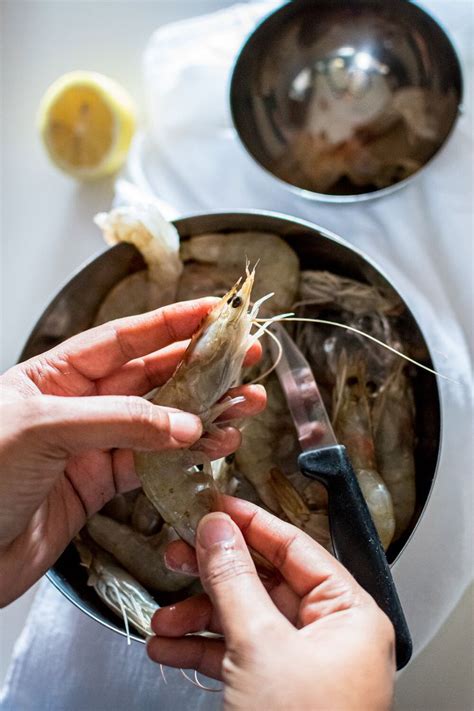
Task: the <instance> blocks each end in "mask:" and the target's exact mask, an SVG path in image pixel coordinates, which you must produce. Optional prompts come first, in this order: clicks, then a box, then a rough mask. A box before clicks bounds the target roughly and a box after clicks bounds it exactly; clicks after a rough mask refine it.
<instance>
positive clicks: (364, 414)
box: [333, 351, 395, 549]
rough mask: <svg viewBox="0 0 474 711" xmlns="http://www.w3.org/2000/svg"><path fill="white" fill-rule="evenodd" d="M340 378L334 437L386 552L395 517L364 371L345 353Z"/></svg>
mask: <svg viewBox="0 0 474 711" xmlns="http://www.w3.org/2000/svg"><path fill="white" fill-rule="evenodd" d="M337 377H338V379H337V383H336V388H335V391H334V395H335V401H334V409H333V426H334V430H335V434H336V437H337V439H338V441H339V442H341V444H343V445H345V447H346V449H347V453H348V455H349V458H350V460H351V463H352V466H353V467H354V471H355V473H356V475H357V480H358V482H359V486H360V488H361V491H362V494H363V495H364V498H365V500H366V502H367V506H368V509H369V511H370V514H371V516H372V520H373V522H374V524H375V527H376V529H377V532H378V534H379V537H380V540H381V543H382V545H383V547H384V548H385V549H387V548H388V546H389V544H390V541H391V540H392V538H393V534H394V531H395V516H394V512H393V504H392V498H391V496H390V492H389V490H388V488H387V486H386V485H385V483H384V481H383V479H382V478H381V476H380V474H378V472H377V470H376V460H375V447H374V440H373V436H372V422H371V416H370V408H369V400H368V396H367V391H366V386H365V379H366V376H365V369H364V367H363V365H362V364H361V363H359V362H348V361H347V356H346V353H345V351H344V352H343V354H342V356H341V358H340V360H339V370H338V376H337Z"/></svg>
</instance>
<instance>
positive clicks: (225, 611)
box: [148, 497, 395, 711]
mask: <svg viewBox="0 0 474 711" xmlns="http://www.w3.org/2000/svg"><path fill="white" fill-rule="evenodd" d="M223 508H224V510H225V511H226V513H212V514H209V515H207V516H205V517H204V518H203V519H202V521H201V523H200V525H199V528H198V532H197V545H196V552H194V551H193V550H192V549H191V548H190V547H189V546H187V545H186V544H185V543H183V542H175V543H172V544H171V545H170V546H169V548H168V551H167V554H166V562H167V565H168V566H169V567H170V568H172V569H175V570H180V569H186V570H187V571H188V572H189V571H190V569H192V568H193V567H194V569H195V572H196V573H197V572H199V574H200V576H201V581H202V584H203V586H204V588H205V590H206V592H207V595H199V596H196V597H193V598H188V599H187V600H184V601H183V602H180V603H178V604H175V605H172V606H170V607H165V608H162V609H160V610H158V611H157V612H156V613H155V615H154V618H153V621H152V628H153V631H154V632H155V634H156V635H157V636H156V637H152V638H151V639H150V640H149V641H148V654H149V656H150V657H151V659H153V660H154V661H157V662H160V663H161V664H165V665H168V666H174V667H182V668H185V669H190V668H192V669H196V670H197V671H199V672H202V673H204V674H206V675H207V676H210V677H214V678H216V679H222V681H223V682H224V702H225V703H224V706H225V709H233V710H236V709H242V710H243V709H245V711H250V710H251V709H258V710H259V711H260V710H262V709H265V710H268V711H279V710H280V709H281V710H282V711H283V710H284V711H289V710H290V709H294V710H295V711H306V710H307V709H311V710H324V711H336V710H337V711H350V710H355V709H357V710H362V709H363V711H375V709H377V710H382V709H389V708H390V706H391V701H392V694H393V683H394V676H395V652H394V631H393V627H392V625H391V623H390V621H389V620H388V618H387V617H386V615H385V614H384V613H383V612H382V610H380V608H379V607H377V605H376V603H375V602H374V600H373V599H372V598H371V597H370V596H369V595H368V594H367V593H366V592H365V591H364V590H363V589H362V588H361V587H360V586H359V585H358V584H357V583H356V581H355V580H354V578H353V577H352V576H351V575H350V574H349V573H348V572H347V570H346V569H345V568H344V567H343V566H342V565H341V564H340V563H338V562H337V560H336V559H335V558H333V557H332V556H331V555H330V554H329V553H328V552H327V551H325V550H324V549H323V548H322V547H321V546H320V545H318V543H316V542H315V541H314V540H313V539H312V538H310V537H309V536H307V535H306V534H305V533H303V532H302V531H300V530H299V529H297V528H295V527H294V526H292V525H290V524H288V523H285V522H283V521H281V520H280V519H278V518H276V517H275V516H272V515H271V514H269V513H267V512H266V511H264V510H263V509H260V508H259V507H257V506H255V505H254V504H251V503H249V502H247V501H240V500H238V499H233V498H231V497H225V498H224V499H223ZM246 543H248V545H249V546H251V547H252V548H253V549H254V550H256V551H257V552H258V553H260V554H261V555H262V556H264V557H265V558H266V559H267V560H268V561H269V562H270V563H272V564H273V565H274V566H275V568H276V569H277V570H278V571H279V577H278V578H277V579H276V580H274V581H273V583H270V584H269V585H268V586H267V589H265V587H264V585H263V584H262V582H261V580H260V579H259V577H258V575H257V573H256V570H255V566H254V563H253V561H252V558H251V557H250V554H249V550H248V548H247V545H246ZM202 630H209V631H212V632H218V633H222V634H223V635H224V639H223V640H220V639H210V638H206V637H200V636H196V635H194V636H193V635H192V634H190V633H193V632H199V631H202ZM185 635H187V636H185Z"/></svg>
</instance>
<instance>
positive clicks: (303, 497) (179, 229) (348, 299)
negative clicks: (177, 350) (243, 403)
mask: <svg viewBox="0 0 474 711" xmlns="http://www.w3.org/2000/svg"><path fill="white" fill-rule="evenodd" d="M96 223H97V225H98V226H99V228H100V229H101V230H102V232H103V234H104V238H105V240H106V242H107V243H108V244H109V248H108V249H107V250H106V251H104V252H103V253H102V254H100V255H99V256H98V257H96V258H95V259H93V260H92V261H90V262H89V263H88V264H86V265H85V266H84V267H83V268H82V269H81V270H80V271H79V272H78V273H76V274H75V275H74V276H73V278H72V279H71V280H70V281H69V282H68V283H67V284H66V286H65V287H64V288H63V289H62V290H61V291H60V293H59V294H58V295H57V296H56V298H55V299H54V300H53V301H52V302H51V304H50V305H49V307H48V308H47V309H46V311H45V312H44V313H43V315H42V316H41V318H40V319H39V321H38V323H37V325H36V326H35V328H34V330H33V332H32V334H31V336H30V338H29V340H28V342H27V344H26V346H25V348H24V350H23V353H22V355H21V359H22V360H24V359H26V358H29V357H32V356H33V355H36V354H38V353H40V352H42V351H45V350H47V349H48V348H51V347H53V346H55V345H57V344H58V343H59V342H61V341H62V340H64V339H66V338H69V337H70V336H72V335H74V334H75V333H78V332H80V331H82V330H85V329H87V328H90V327H91V326H94V325H97V324H100V323H103V322H105V321H108V320H110V319H114V318H118V317H122V316H129V315H132V314H138V313H142V312H145V311H148V310H151V309H154V308H157V307H160V306H162V305H165V304H167V303H173V302H175V301H180V300H186V299H193V298H197V297H201V296H209V295H215V296H219V297H222V299H221V301H220V302H219V305H218V306H216V308H215V309H214V311H212V312H211V314H210V316H208V317H207V319H208V320H209V319H211V321H212V323H211V322H205V323H204V324H203V326H202V327H201V331H200V334H201V335H200V336H198V338H197V339H194V341H193V342H192V344H191V345H190V347H189V348H190V349H191V350H189V352H188V353H187V355H186V356H185V359H184V361H183V363H182V365H181V366H180V367H179V368H178V370H177V371H176V373H175V374H174V375H173V376H172V378H171V380H170V381H169V382H168V383H167V384H166V385H165V386H163V387H162V388H161V389H159V390H158V391H156V390H155V391H154V392H152V393H151V394H150V396H149V397H151V398H152V399H153V401H154V402H157V403H161V404H173V405H175V406H177V407H181V408H183V409H189V410H190V411H193V412H195V413H196V414H199V415H200V416H201V418H202V419H203V423H204V426H205V429H207V430H209V429H210V428H211V427H212V424H213V421H214V419H215V418H216V417H217V416H218V415H219V414H220V413H222V405H220V404H217V405H216V403H219V401H220V400H221V397H222V395H223V394H224V393H225V392H226V391H227V389H228V388H229V386H230V385H234V384H236V383H238V382H253V381H255V380H257V379H260V382H262V383H263V384H264V385H265V387H266V390H267V395H268V406H267V408H266V410H265V411H264V412H262V413H261V414H260V415H258V416H257V417H254V418H252V419H251V420H250V421H248V422H247V423H246V424H245V427H244V429H243V433H242V434H243V438H242V444H241V446H240V448H239V449H238V450H237V452H236V453H235V455H233V456H231V457H228V458H226V459H222V460H219V461H216V462H212V463H210V462H208V461H204V460H203V459H202V458H201V460H198V459H196V458H195V457H193V454H195V453H193V452H184V453H183V452H181V451H180V452H179V453H178V454H179V456H180V457H182V458H181V459H177V460H173V461H171V460H169V458H168V459H166V457H165V459H163V454H162V453H161V454H160V453H156V454H155V453H146V454H143V453H142V454H141V455H138V456H136V459H135V465H136V469H137V473H138V475H139V479H140V482H141V484H142V486H141V487H140V488H138V489H136V490H135V491H131V492H129V493H126V494H120V495H118V496H117V497H116V498H115V499H113V500H112V501H110V502H109V503H107V505H106V506H105V507H104V508H103V509H102V510H101V511H100V512H99V513H98V514H96V515H94V516H93V517H92V518H91V519H90V520H89V521H88V523H87V525H86V526H85V527H84V529H83V530H82V531H80V532H79V533H78V535H77V536H76V538H75V539H74V541H73V542H72V543H71V544H70V545H69V546H68V547H67V549H66V550H65V551H64V552H63V554H62V555H61V557H60V559H59V560H58V562H57V563H56V565H55V566H54V567H53V568H52V569H51V570H50V571H49V573H48V575H49V578H50V580H51V581H52V582H53V583H54V585H56V587H57V588H59V590H61V592H62V593H63V594H64V595H65V596H66V597H67V598H69V600H71V602H73V603H74V604H75V605H77V606H78V607H79V608H80V609H81V610H83V611H84V612H85V613H87V614H88V615H90V616H91V617H93V618H94V619H95V620H97V621H98V622H100V623H101V624H103V625H106V626H107V627H109V628H111V629H113V630H115V631H117V632H119V633H121V634H126V635H129V636H130V637H132V638H134V639H137V640H143V639H144V638H145V636H146V635H147V634H149V633H150V620H151V617H152V615H153V613H154V611H155V610H156V609H157V608H158V606H160V605H164V604H168V603H170V602H173V601H177V600H181V599H184V598H186V597H187V596H189V595H192V594H195V593H196V592H198V591H199V590H200V583H199V581H198V580H196V579H195V578H192V577H189V576H187V575H184V574H178V573H173V572H171V571H169V570H167V569H166V566H165V565H164V560H163V555H164V550H165V548H166V546H167V544H168V542H169V541H172V540H174V539H177V538H179V537H181V538H183V539H184V540H187V541H188V542H191V543H192V541H193V536H194V532H195V527H196V525H197V522H198V520H199V518H200V517H201V516H202V515H203V514H204V513H205V512H206V511H208V510H211V509H212V507H213V506H215V502H216V501H218V495H219V492H224V493H229V494H232V495H235V496H239V497H242V498H245V499H248V500H250V501H253V502H255V503H257V504H259V505H260V506H263V507H265V508H266V509H268V510H269V511H271V512H273V513H274V514H275V515H277V516H279V517H281V518H282V519H284V520H287V521H290V522H291V523H293V524H294V525H296V526H298V527H299V528H301V529H303V530H304V531H305V532H306V533H308V534H309V535H310V536H312V537H314V538H315V539H316V540H318V541H319V542H320V543H321V544H322V545H324V546H326V547H327V548H329V549H330V548H331V539H330V532H329V526H328V518H327V496H326V491H325V489H324V488H323V487H322V486H321V485H320V484H318V483H317V482H314V481H310V480H308V479H306V478H305V477H303V476H302V475H301V474H300V473H299V472H298V468H297V464H296V462H297V455H298V443H297V439H296V434H295V431H294V428H293V424H292V421H291V418H290V415H289V412H288V410H287V406H286V402H285V398H284V396H283V393H282V391H281V389H280V386H279V382H278V380H277V378H276V377H275V373H274V372H273V371H272V361H271V357H270V348H269V346H268V343H267V342H266V341H267V339H268V336H267V335H266V329H267V327H268V325H269V323H271V322H272V321H273V320H275V319H278V318H280V319H281V320H282V322H284V321H285V318H282V315H283V314H294V316H293V320H291V321H290V320H288V321H287V324H286V326H285V327H286V328H287V329H288V330H289V332H290V333H291V335H292V337H293V338H294V339H295V341H296V343H297V344H298V346H299V347H300V348H301V350H302V351H303V353H304V354H305V355H306V357H307V359H308V361H309V362H310V364H311V366H312V367H313V369H314V372H315V375H316V379H317V381H318V384H319V386H320V390H321V393H322V396H323V398H324V401H325V404H326V407H327V410H328V413H329V414H330V417H331V418H332V423H333V426H334V430H335V433H336V436H337V437H338V440H339V441H340V442H341V443H342V444H345V445H346V447H347V449H348V452H349V455H350V457H351V460H352V463H353V466H354V468H355V471H356V473H357V476H358V479H359V483H360V486H361V489H362V492H363V494H364V496H365V497H366V500H367V503H368V507H369V510H370V512H371V514H372V517H373V519H374V523H375V525H376V527H377V530H378V532H379V536H380V538H381V541H382V543H383V545H384V548H385V550H386V555H387V558H388V560H389V562H390V563H391V564H393V563H394V562H395V561H396V560H397V559H398V558H399V557H401V558H403V551H404V549H405V548H406V546H407V543H408V541H409V540H410V539H411V538H413V535H414V531H415V529H416V527H417V523H418V522H419V520H420V517H421V516H422V514H423V511H424V509H425V507H426V505H427V501H428V497H429V493H430V489H431V487H432V485H433V481H434V477H435V472H436V466H437V459H438V451H439V442H440V419H441V414H440V405H439V398H438V388H437V383H436V378H435V377H434V376H433V375H432V374H431V373H429V372H427V371H426V370H424V369H423V367H419V366H417V365H414V364H413V362H410V361H407V360H406V359H403V358H401V357H400V356H399V355H397V354H396V353H394V351H399V352H402V353H403V354H405V355H406V356H408V358H410V359H412V361H416V362H417V363H419V364H420V365H421V366H425V367H426V368H431V367H432V362H431V357H430V353H429V351H428V347H427V345H426V342H425V339H424V337H423V334H422V332H421V330H420V328H419V326H418V324H417V322H416V320H415V319H414V317H413V315H412V313H411V312H410V310H409V308H408V306H407V305H406V303H405V302H404V301H403V299H402V298H401V296H400V295H399V294H398V293H397V291H396V290H395V289H394V288H393V287H392V286H391V284H390V283H389V282H388V280H387V278H386V277H385V276H384V275H383V274H382V273H381V272H380V271H379V269H378V268H377V267H376V266H374V265H373V264H372V263H371V262H370V260H368V259H367V258H366V257H365V256H364V255H363V254H361V253H360V252H358V251H357V250H355V249H354V248H353V247H350V246H349V245H347V244H346V243H344V242H343V241H342V240H340V239H339V238H338V237H336V236H335V235H333V234H331V233H329V232H327V231H326V230H324V229H322V228H320V227H317V226H315V225H313V224H310V223H308V222H304V221H302V220H297V219H293V218H290V217H287V216H283V215H278V214H274V213H268V212H257V211H255V212H243V211H241V212H232V213H230V212H217V213H211V214H203V215H195V216H192V217H186V218H182V219H178V220H176V221H175V222H174V223H168V222H166V221H165V220H164V219H163V217H162V216H161V214H160V213H159V211H158V209H157V207H156V205H155V204H154V203H153V201H151V200H150V201H147V200H142V201H141V202H140V201H139V202H135V204H133V205H125V206H122V207H120V208H116V209H114V210H112V211H111V212H110V213H104V214H101V215H98V216H97V217H96ZM254 265H257V266H256V268H255V269H253V267H254ZM249 266H250V268H249ZM239 280H240V281H239ZM269 294H272V296H271V297H270V296H269ZM299 318H305V321H299V320H298V319H299ZM229 319H233V322H234V325H235V324H237V327H238V329H240V330H239V333H240V335H239V339H240V340H239V341H238V342H237V343H236V342H233V343H232V344H231V347H225V348H224V347H223V348H222V356H219V358H220V361H222V362H220V365H218V367H217V370H213V369H215V368H216V365H215V361H216V359H215V358H214V359H212V358H211V359H207V360H206V358H203V359H202V360H201V361H200V363H199V367H198V368H197V369H196V368H195V367H194V368H193V369H192V370H193V373H194V375H193V380H192V387H191V380H190V379H189V377H188V372H189V370H190V368H189V365H190V364H194V365H195V358H196V352H197V351H199V354H200V356H202V354H203V353H204V352H205V347H206V346H205V343H204V342H203V341H202V338H203V336H202V334H204V338H205V335H206V333H207V331H208V328H209V327H212V328H220V329H221V330H220V331H219V333H220V334H221V335H220V336H219V337H222V338H224V339H225V338H226V333H228V331H229V329H227V330H226V328H223V329H222V328H221V326H222V323H224V326H225V325H226V324H227V322H228V320H229ZM321 321H326V322H328V321H329V322H331V324H328V323H321ZM216 324H217V326H216ZM219 324H220V325H219ZM347 326H349V327H350V328H351V329H355V330H349V329H347V328H346V327H347ZM233 331H235V329H233ZM363 334H368V335H369V336H370V337H371V338H370V339H368V338H366V337H365V335H363ZM255 338H260V339H261V342H262V346H263V357H262V359H261V361H260V363H259V364H258V366H255V365H254V366H252V368H251V369H245V368H243V367H242V361H243V354H244V353H245V350H246V344H247V343H248V341H249V339H255ZM200 339H201V341H200ZM374 339H376V341H380V342H382V343H384V344H386V345H389V346H390V348H391V349H393V350H389V349H387V348H384V347H383V346H382V345H379V344H378V343H376V342H375V341H374ZM196 344H198V345H197V346H196ZM193 349H194V351H193ZM226 359H227V360H228V359H232V368H230V369H229V367H228V365H229V363H228V362H226ZM217 360H218V361H219V359H217ZM229 371H230V375H229V374H228V373H229ZM196 372H197V375H196ZM223 373H225V374H226V375H225V376H223V375H222V374H223ZM196 377H197V381H196ZM229 378H230V379H231V382H229ZM178 386H179V387H178ZM191 391H193V392H191ZM196 393H199V397H196ZM169 471H171V472H172V476H173V486H170V480H169V476H170V474H169ZM402 599H403V598H402Z"/></svg>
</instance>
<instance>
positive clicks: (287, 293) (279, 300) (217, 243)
mask: <svg viewBox="0 0 474 711" xmlns="http://www.w3.org/2000/svg"><path fill="white" fill-rule="evenodd" d="M181 257H182V259H183V262H184V263H185V268H184V272H183V276H182V277H181V281H180V284H179V291H178V298H179V299H191V298H193V299H194V298H197V297H199V296H209V295H210V294H219V295H220V294H221V293H222V292H225V291H227V288H228V284H232V283H233V282H235V281H236V280H237V279H238V277H239V276H240V274H241V269H242V261H243V260H244V259H247V260H248V261H249V262H250V263H251V264H256V263H257V262H258V270H257V272H256V274H255V282H254V287H253V299H254V300H255V301H257V300H259V299H260V298H262V297H263V296H265V295H266V294H268V293H269V292H274V295H273V298H272V300H271V301H270V302H267V303H265V305H264V306H263V307H262V314H263V315H264V316H265V315H269V314H278V313H282V312H284V311H288V309H289V308H290V306H291V304H292V303H293V302H294V300H295V298H296V293H297V289H298V280H299V260H298V257H297V255H296V253H295V252H294V251H293V250H292V249H291V247H290V246H289V245H288V244H287V243H286V242H285V241H284V240H283V239H281V237H278V236H277V235H274V234H269V233H266V232H231V233H229V234H224V233H220V234H219V233H215V234H214V233H212V234H204V235H198V236H197V237H192V238H191V239H189V240H187V241H185V242H183V243H182V245H181Z"/></svg>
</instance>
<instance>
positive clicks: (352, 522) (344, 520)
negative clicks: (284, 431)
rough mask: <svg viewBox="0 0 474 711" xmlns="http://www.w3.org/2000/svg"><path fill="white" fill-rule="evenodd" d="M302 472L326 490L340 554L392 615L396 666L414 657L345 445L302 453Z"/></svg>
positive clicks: (403, 620) (356, 577) (345, 564)
mask: <svg viewBox="0 0 474 711" xmlns="http://www.w3.org/2000/svg"><path fill="white" fill-rule="evenodd" d="M298 464H299V467H300V470H301V472H302V473H303V474H304V475H305V476H307V477H309V478H310V479H317V480H318V481H320V482H321V483H322V484H324V486H325V487H326V489H327V491H328V507H329V525H330V528H331V538H332V544H333V548H334V553H335V555H336V558H337V559H338V560H339V561H340V562H341V563H342V564H343V565H344V566H345V567H346V568H347V569H348V570H349V572H350V573H351V574H352V575H353V576H354V578H355V579H356V580H357V582H358V583H359V585H361V586H362V587H363V588H364V590H366V591H367V592H368V593H369V594H370V595H371V596H372V597H373V598H374V600H375V601H376V603H377V604H378V605H379V607H381V608H382V610H383V611H384V612H385V613H386V615H387V616H388V617H389V618H390V620H391V622H392V624H393V626H394V629H395V637H396V643H395V644H396V655H397V669H402V668H403V667H404V666H405V665H406V664H407V663H408V662H409V660H410V657H411V654H412V641H411V636H410V632H409V630H408V625H407V623H406V620H405V615H404V614H403V610H402V606H401V604H400V600H399V598H398V594H397V590H396V588H395V583H394V582H393V578H392V574H391V572H390V567H389V565H388V563H387V559H386V557H385V553H384V550H383V548H382V544H381V543H380V539H379V537H378V534H377V531H376V528H375V526H374V523H373V521H372V518H371V516H370V513H369V510H368V508H367V504H366V503H365V499H364V497H363V496H362V492H361V490H360V487H359V484H358V482H357V478H356V475H355V473H354V470H353V469H352V465H351V463H350V461H349V458H348V456H347V453H346V448H345V447H343V446H342V445H334V446H332V447H323V448H321V449H317V450H312V451H308V452H303V453H302V454H300V456H299V459H298Z"/></svg>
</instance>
